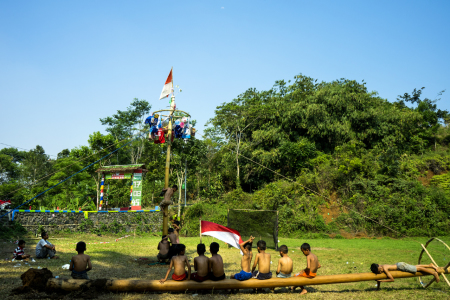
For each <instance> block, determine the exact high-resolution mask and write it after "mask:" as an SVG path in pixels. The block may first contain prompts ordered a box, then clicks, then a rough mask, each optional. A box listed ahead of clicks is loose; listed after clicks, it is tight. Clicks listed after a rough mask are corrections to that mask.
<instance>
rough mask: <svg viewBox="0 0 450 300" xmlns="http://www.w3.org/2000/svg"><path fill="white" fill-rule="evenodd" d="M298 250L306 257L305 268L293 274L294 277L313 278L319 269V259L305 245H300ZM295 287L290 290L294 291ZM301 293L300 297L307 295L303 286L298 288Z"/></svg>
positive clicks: (308, 246)
mask: <svg viewBox="0 0 450 300" xmlns="http://www.w3.org/2000/svg"><path fill="white" fill-rule="evenodd" d="M300 249H301V250H302V252H303V255H305V256H306V268H305V269H303V270H301V271H300V272H299V273H297V274H295V277H306V278H314V277H316V275H317V270H318V269H319V268H320V267H321V265H320V263H319V259H318V258H317V256H316V255H315V254H313V253H312V252H311V246H310V245H309V244H307V243H304V244H302V246H301V247H300ZM296 288H297V287H296V286H293V287H292V288H291V290H292V291H294V290H295V289H296ZM300 288H301V289H302V291H301V292H300V295H304V294H306V293H308V291H307V290H306V289H305V287H304V286H300Z"/></svg>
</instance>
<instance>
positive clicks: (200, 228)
mask: <svg viewBox="0 0 450 300" xmlns="http://www.w3.org/2000/svg"><path fill="white" fill-rule="evenodd" d="M199 220H200V244H201V243H202V218H199Z"/></svg>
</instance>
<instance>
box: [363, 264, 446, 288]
mask: <svg viewBox="0 0 450 300" xmlns="http://www.w3.org/2000/svg"><path fill="white" fill-rule="evenodd" d="M429 268H432V269H433V270H430V269H429ZM370 270H371V271H372V272H373V273H375V274H381V273H383V272H384V273H385V274H386V276H387V277H388V278H389V279H382V280H381V279H379V280H376V282H377V290H379V289H380V285H381V282H392V281H394V277H392V274H391V273H390V272H389V271H395V270H398V271H402V272H409V273H416V272H422V273H426V274H431V275H433V276H434V278H435V279H436V282H439V273H438V272H437V270H438V268H437V267H435V266H434V265H433V264H429V265H416V266H413V265H408V264H407V263H404V262H399V263H397V264H395V265H378V264H372V265H371V266H370Z"/></svg>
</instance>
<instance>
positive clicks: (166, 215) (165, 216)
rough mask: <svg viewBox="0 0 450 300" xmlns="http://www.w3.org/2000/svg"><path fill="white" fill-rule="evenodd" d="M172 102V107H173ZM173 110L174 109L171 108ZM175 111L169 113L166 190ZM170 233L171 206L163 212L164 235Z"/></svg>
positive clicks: (165, 175) (173, 99)
mask: <svg viewBox="0 0 450 300" xmlns="http://www.w3.org/2000/svg"><path fill="white" fill-rule="evenodd" d="M172 102H173V103H175V97H174V96H172ZM172 102H171V106H172ZM171 108H172V107H171ZM173 111H174V110H173V109H171V110H170V113H169V125H168V130H169V133H168V135H167V137H168V141H167V154H166V169H165V174H164V188H165V189H167V188H169V170H170V150H171V149H170V148H171V146H172V117H173ZM168 233H169V206H168V205H166V206H164V212H163V234H164V235H167V234H168Z"/></svg>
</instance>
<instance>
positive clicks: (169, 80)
mask: <svg viewBox="0 0 450 300" xmlns="http://www.w3.org/2000/svg"><path fill="white" fill-rule="evenodd" d="M172 71H173V69H172V70H170V74H169V77H168V78H167V80H166V83H165V85H164V88H163V91H162V92H161V97H160V100H161V99H163V98H166V97H167V96H165V94H166V93H167V88H170V93H172V97H171V100H170V109H169V110H167V109H162V110H158V111H155V112H154V114H155V113H159V112H169V114H168V115H167V116H164V117H168V119H169V123H168V126H167V129H168V133H167V142H166V144H167V154H166V167H165V174H164V188H165V189H167V188H169V177H170V155H171V146H172V134H173V132H172V129H173V121H174V119H176V118H183V117H191V116H190V115H189V114H188V113H186V112H184V111H181V110H177V109H176V105H175V91H174V87H173V75H172ZM175 111H176V112H177V113H179V114H180V115H175V114H174V113H175ZM161 117H163V115H161ZM168 232H169V207H168V206H164V211H163V235H167V234H168Z"/></svg>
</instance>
